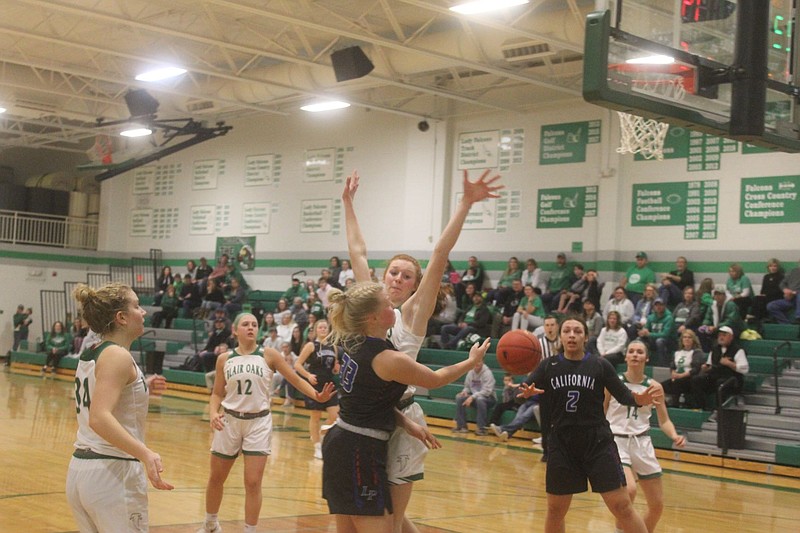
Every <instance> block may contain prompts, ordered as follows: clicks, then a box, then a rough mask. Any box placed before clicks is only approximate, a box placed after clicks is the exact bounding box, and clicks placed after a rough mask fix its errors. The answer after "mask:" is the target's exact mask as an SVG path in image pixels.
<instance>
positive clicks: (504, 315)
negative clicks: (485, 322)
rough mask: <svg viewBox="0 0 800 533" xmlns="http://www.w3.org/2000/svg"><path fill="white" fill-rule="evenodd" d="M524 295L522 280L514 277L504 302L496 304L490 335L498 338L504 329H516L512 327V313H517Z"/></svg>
mask: <svg viewBox="0 0 800 533" xmlns="http://www.w3.org/2000/svg"><path fill="white" fill-rule="evenodd" d="M524 297H525V292H524V291H523V288H522V281H521V280H518V279H515V280H514V281H512V282H511V293H510V294H509V295H508V298H507V299H506V302H505V303H504V304H503V305H502V306H501V305H498V307H497V309H496V311H495V315H494V317H493V318H492V337H495V338H500V337H501V336H502V335H503V333H505V332H506V331H508V330H510V329H516V328H512V326H513V323H514V315H515V314H516V313H517V310H518V309H519V306H520V302H521V301H522V299H523V298H524Z"/></svg>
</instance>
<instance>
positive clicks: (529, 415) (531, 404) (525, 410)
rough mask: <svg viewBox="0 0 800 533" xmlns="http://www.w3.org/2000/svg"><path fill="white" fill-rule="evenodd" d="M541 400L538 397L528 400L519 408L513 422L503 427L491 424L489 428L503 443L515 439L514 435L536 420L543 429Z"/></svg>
mask: <svg viewBox="0 0 800 533" xmlns="http://www.w3.org/2000/svg"><path fill="white" fill-rule="evenodd" d="M539 400H540V398H539V397H538V396H534V397H532V398H528V399H527V400H525V401H524V402H523V403H522V405H520V406H519V407H518V408H517V414H516V415H514V419H513V420H511V422H509V423H508V424H503V425H497V424H490V425H489V427H490V428H491V430H492V431H493V432H494V434H495V435H496V436H497V438H499V439H500V440H502V441H503V442H505V441H507V440H508V439H510V438H511V437H513V436H514V433H516V432H517V431H519V430H520V429H522V427H523V426H524V425H525V424H527V423H528V422H530V421H531V420H533V419H534V418H536V422H537V423H538V424H539V425H540V427H541V422H540V420H541V418H540V414H539V413H540V412H541V410H540V409H541V406H540V405H539Z"/></svg>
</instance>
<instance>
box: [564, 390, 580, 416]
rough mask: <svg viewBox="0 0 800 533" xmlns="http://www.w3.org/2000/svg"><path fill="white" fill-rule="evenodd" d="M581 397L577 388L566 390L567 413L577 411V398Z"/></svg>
mask: <svg viewBox="0 0 800 533" xmlns="http://www.w3.org/2000/svg"><path fill="white" fill-rule="evenodd" d="M580 399H581V392H580V391H577V390H571V391H567V407H566V410H567V412H568V413H575V412H577V411H578V400H580Z"/></svg>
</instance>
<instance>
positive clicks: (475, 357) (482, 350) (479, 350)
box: [469, 337, 492, 364]
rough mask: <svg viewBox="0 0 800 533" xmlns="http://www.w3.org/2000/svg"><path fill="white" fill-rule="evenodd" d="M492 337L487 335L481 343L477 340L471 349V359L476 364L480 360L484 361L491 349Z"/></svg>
mask: <svg viewBox="0 0 800 533" xmlns="http://www.w3.org/2000/svg"><path fill="white" fill-rule="evenodd" d="M491 342H492V339H491V338H490V337H486V338H485V339H484V340H483V342H482V343H481V344H478V343H477V342H476V343H475V344H473V345H472V348H470V349H469V359H470V361H472V362H473V363H475V364H478V361H483V359H484V357H486V352H487V351H488V350H489V345H490V344H491Z"/></svg>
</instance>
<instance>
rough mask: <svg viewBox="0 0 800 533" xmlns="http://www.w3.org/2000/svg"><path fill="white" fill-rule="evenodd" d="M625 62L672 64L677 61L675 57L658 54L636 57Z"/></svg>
mask: <svg viewBox="0 0 800 533" xmlns="http://www.w3.org/2000/svg"><path fill="white" fill-rule="evenodd" d="M625 62H626V63H628V64H630V65H671V64H673V63H674V62H675V58H674V57H669V56H664V55H659V54H656V55H652V56H644V57H634V58H632V59H628V60H626V61H625Z"/></svg>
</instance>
